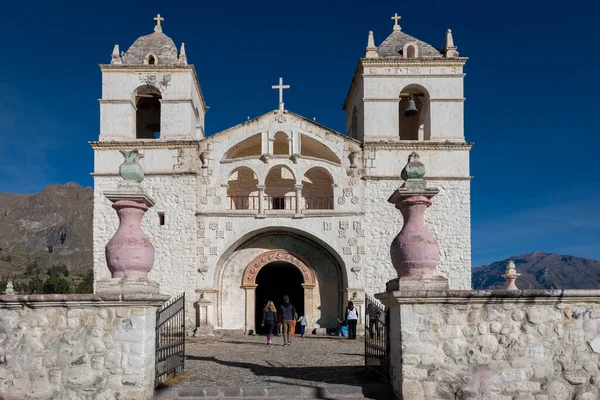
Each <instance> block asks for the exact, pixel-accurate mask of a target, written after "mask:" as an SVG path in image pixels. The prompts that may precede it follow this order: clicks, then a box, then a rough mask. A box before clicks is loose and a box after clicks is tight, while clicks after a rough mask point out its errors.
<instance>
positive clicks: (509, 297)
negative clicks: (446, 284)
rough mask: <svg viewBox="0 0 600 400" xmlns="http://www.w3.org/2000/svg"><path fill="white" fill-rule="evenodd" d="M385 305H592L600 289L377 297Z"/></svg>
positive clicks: (400, 292)
mask: <svg viewBox="0 0 600 400" xmlns="http://www.w3.org/2000/svg"><path fill="white" fill-rule="evenodd" d="M375 297H376V298H377V299H378V300H381V301H382V302H383V303H384V304H385V303H387V304H394V303H404V304H425V303H449V304H465V303H502V302H506V301H510V302H513V303H531V302H532V300H533V301H534V302H535V303H536V304H539V303H557V302H563V303H566V302H582V301H586V302H592V303H600V289H590V290H579V289H556V290H398V291H393V292H389V293H378V294H376V295H375Z"/></svg>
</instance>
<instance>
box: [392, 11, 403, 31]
mask: <svg viewBox="0 0 600 400" xmlns="http://www.w3.org/2000/svg"><path fill="white" fill-rule="evenodd" d="M400 18H402V17H401V16H399V15H398V13H394V16H393V17H392V19H393V20H394V32H397V31H401V30H402V28H401V27H400V25H398V21H400Z"/></svg>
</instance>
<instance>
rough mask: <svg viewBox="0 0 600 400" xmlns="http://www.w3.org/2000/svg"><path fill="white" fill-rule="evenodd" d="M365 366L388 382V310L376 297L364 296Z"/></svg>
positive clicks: (368, 370)
mask: <svg viewBox="0 0 600 400" xmlns="http://www.w3.org/2000/svg"><path fill="white" fill-rule="evenodd" d="M365 306H366V309H365V368H366V370H367V372H370V373H374V374H375V375H376V376H378V377H379V379H381V380H383V381H384V382H389V365H390V335H389V332H388V327H389V325H390V312H389V310H386V308H385V306H384V305H383V304H381V302H379V301H378V300H377V299H374V298H372V297H371V296H368V295H367V296H365Z"/></svg>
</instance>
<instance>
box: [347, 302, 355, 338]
mask: <svg viewBox="0 0 600 400" xmlns="http://www.w3.org/2000/svg"><path fill="white" fill-rule="evenodd" d="M346 323H347V324H348V339H356V325H357V324H358V310H357V309H356V307H354V303H353V302H351V301H349V302H348V307H346Z"/></svg>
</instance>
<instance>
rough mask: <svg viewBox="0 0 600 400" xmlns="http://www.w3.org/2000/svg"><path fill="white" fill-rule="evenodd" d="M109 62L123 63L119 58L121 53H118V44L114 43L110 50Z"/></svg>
mask: <svg viewBox="0 0 600 400" xmlns="http://www.w3.org/2000/svg"><path fill="white" fill-rule="evenodd" d="M110 63H111V64H123V60H122V59H121V55H120V54H119V45H118V44H115V47H114V48H113V52H112V58H111V60H110Z"/></svg>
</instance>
